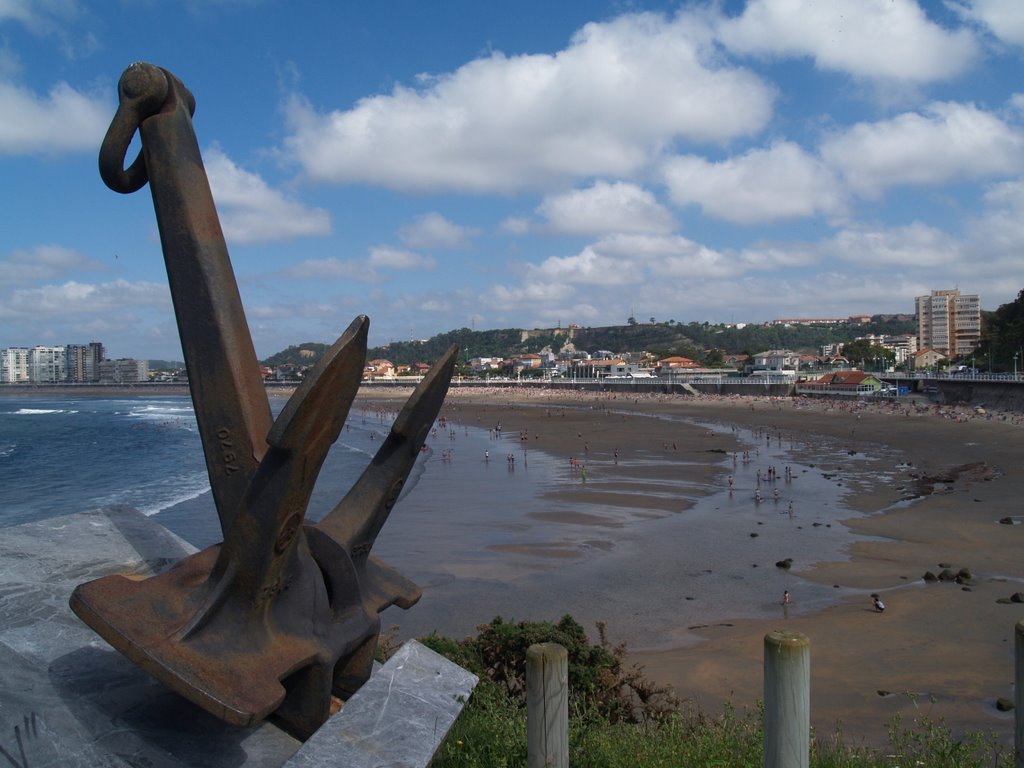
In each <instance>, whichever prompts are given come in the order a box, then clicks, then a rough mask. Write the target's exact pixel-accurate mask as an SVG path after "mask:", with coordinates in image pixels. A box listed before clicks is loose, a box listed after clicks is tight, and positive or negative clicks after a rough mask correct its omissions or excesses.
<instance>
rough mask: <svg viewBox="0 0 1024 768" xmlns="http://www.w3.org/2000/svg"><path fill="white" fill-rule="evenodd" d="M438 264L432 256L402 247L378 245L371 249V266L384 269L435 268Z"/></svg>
mask: <svg viewBox="0 0 1024 768" xmlns="http://www.w3.org/2000/svg"><path fill="white" fill-rule="evenodd" d="M435 265H436V262H435V261H434V259H432V258H431V257H430V256H423V255H421V254H418V253H413V252H411V251H403V250H401V249H400V248H389V247H387V246H377V247H375V248H371V249H370V266H371V267H381V268H384V269H433V268H434V266H435Z"/></svg>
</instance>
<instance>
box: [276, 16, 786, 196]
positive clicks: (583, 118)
mask: <svg viewBox="0 0 1024 768" xmlns="http://www.w3.org/2000/svg"><path fill="white" fill-rule="evenodd" d="M711 51H712V49H711V40H710V38H709V36H708V32H707V30H706V29H704V28H702V27H701V26H700V25H698V24H697V23H695V21H694V19H693V17H692V16H688V15H686V14H680V15H679V16H677V17H675V18H674V19H666V18H665V17H663V16H660V15H655V14H639V15H626V16H620V17H618V18H616V19H614V20H612V21H610V22H607V23H592V24H587V25H586V26H585V27H583V28H582V29H581V30H580V31H579V32H578V33H577V34H576V35H575V36H574V38H573V40H572V42H571V44H570V45H569V46H568V47H567V48H565V49H564V50H562V51H560V52H558V53H557V54H555V55H542V54H537V55H522V56H512V57H507V56H504V55H501V54H497V53H496V54H494V55H491V56H490V57H488V58H483V59H477V60H474V61H471V62H469V63H468V64H466V65H464V66H462V67H460V68H459V69H458V70H456V71H455V72H452V73H448V74H444V75H439V76H435V77H424V78H422V79H421V87H420V88H419V89H412V88H408V87H402V86H398V87H396V88H395V89H394V90H393V91H392V92H391V93H390V94H388V95H382V96H375V97H369V98H365V99H362V100H361V101H359V102H358V103H357V104H356V105H355V107H353V108H352V109H350V110H347V111H340V110H336V111H332V112H328V113H327V114H320V113H318V112H317V111H316V110H315V109H314V108H313V106H312V105H311V104H309V103H308V102H307V101H305V100H304V99H302V98H298V97H296V98H293V99H291V100H290V101H289V103H288V104H287V105H286V111H287V115H288V120H289V126H290V131H291V134H290V136H289V137H288V138H287V140H286V146H287V148H288V149H289V151H290V152H291V153H292V155H293V156H294V158H295V160H296V161H297V162H298V163H299V164H300V165H301V167H302V168H303V170H304V171H305V173H306V175H307V176H309V177H310V178H312V179H315V180H319V181H329V182H334V183H353V182H370V183H375V184H381V185H385V186H389V187H394V188H399V189H410V190H424V189H454V190H463V191H478V192H479V191H492V192H508V191H514V190H522V189H530V188H543V187H545V186H550V185H551V184H553V183H564V182H565V181H567V180H568V181H571V180H572V179H575V178H579V177H593V176H624V175H629V174H633V173H635V172H637V171H638V170H639V169H641V168H643V167H644V166H645V165H646V164H648V163H650V162H651V160H652V159H653V158H655V157H656V156H657V155H658V154H659V153H660V152H661V151H662V150H663V148H664V147H665V146H666V145H667V144H669V143H671V142H674V141H681V140H685V141H691V142H706V143H715V144H719V143H723V142H727V141H729V140H731V139H734V138H736V137H739V136H746V135H750V134H753V133H755V132H757V131H758V130H760V129H761V128H762V127H763V126H764V124H765V123H766V121H767V120H768V119H769V117H770V115H771V107H772V101H773V99H774V91H773V89H772V88H771V87H770V86H769V85H767V84H766V83H765V82H763V81H762V80H760V79H759V78H758V77H757V76H755V75H753V74H752V73H750V72H748V71H745V70H741V69H736V68H729V67H726V66H724V65H721V64H720V63H717V62H716V63H714V64H712V63H711V62H712V59H713V54H712V52H711Z"/></svg>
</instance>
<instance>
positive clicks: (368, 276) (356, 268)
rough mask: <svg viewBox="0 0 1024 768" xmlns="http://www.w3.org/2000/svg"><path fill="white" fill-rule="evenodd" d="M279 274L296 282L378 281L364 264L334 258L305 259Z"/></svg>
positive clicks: (377, 277) (374, 274)
mask: <svg viewBox="0 0 1024 768" xmlns="http://www.w3.org/2000/svg"><path fill="white" fill-rule="evenodd" d="M280 274H281V276H282V277H290V278H295V279H297V280H337V279H345V280H358V281H359V282H363V283H372V282H376V281H377V280H379V279H380V277H379V276H378V275H377V274H376V273H375V272H374V271H373V270H371V269H369V268H368V267H367V266H366V265H365V264H361V263H359V262H355V261H345V260H344V259H338V258H334V257H331V258H327V259H305V260H304V261H300V262H299V263H297V264H293V265H292V266H290V267H287V268H286V269H283V270H281V272H280Z"/></svg>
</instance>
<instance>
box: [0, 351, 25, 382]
mask: <svg viewBox="0 0 1024 768" xmlns="http://www.w3.org/2000/svg"><path fill="white" fill-rule="evenodd" d="M27 381H28V347H8V348H7V349H0V382H3V383H4V384H18V383H24V382H27Z"/></svg>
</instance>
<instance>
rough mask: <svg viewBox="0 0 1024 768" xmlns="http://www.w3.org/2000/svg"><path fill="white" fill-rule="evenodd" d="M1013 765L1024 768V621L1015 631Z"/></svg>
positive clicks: (1019, 623) (1020, 622)
mask: <svg viewBox="0 0 1024 768" xmlns="http://www.w3.org/2000/svg"><path fill="white" fill-rule="evenodd" d="M1013 650H1014V669H1013V682H1014V685H1013V765H1014V766H1015V768H1024V621H1018V622H1017V627H1016V630H1015V632H1014V641H1013Z"/></svg>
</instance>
